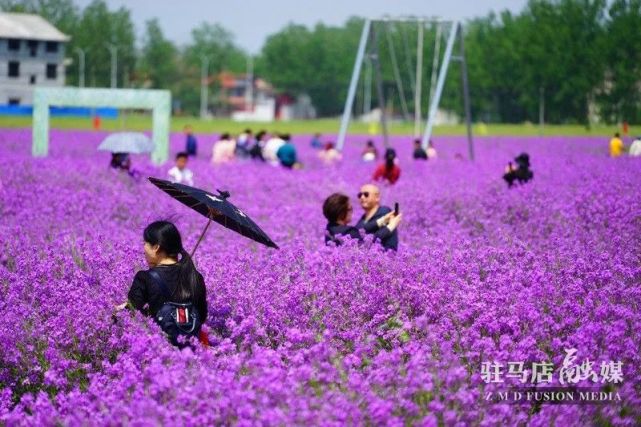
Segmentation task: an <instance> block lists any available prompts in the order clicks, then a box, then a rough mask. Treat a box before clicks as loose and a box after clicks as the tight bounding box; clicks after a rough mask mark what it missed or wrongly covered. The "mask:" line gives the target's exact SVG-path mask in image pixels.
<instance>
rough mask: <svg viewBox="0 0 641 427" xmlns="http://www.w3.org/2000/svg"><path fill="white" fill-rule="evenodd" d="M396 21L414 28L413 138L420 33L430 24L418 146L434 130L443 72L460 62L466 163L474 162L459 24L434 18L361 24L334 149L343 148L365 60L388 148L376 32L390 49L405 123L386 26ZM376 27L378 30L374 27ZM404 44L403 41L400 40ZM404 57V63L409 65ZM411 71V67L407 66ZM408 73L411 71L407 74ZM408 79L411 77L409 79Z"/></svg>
mask: <svg viewBox="0 0 641 427" xmlns="http://www.w3.org/2000/svg"><path fill="white" fill-rule="evenodd" d="M397 22H403V23H407V22H410V23H415V24H416V25H417V26H418V40H417V60H416V75H415V78H414V81H412V80H411V83H412V88H413V89H414V136H415V137H417V138H418V136H419V135H420V129H421V121H422V115H421V111H420V110H421V107H420V106H421V96H422V95H421V89H422V88H421V83H422V78H421V77H422V73H423V71H422V68H423V30H424V28H425V25H426V24H431V25H433V26H435V27H436V40H435V46H434V49H435V54H434V58H433V63H432V73H431V83H430V92H429V99H428V102H429V111H428V114H427V117H426V119H425V129H424V131H423V134H422V138H421V147H422V148H423V149H424V150H426V149H427V147H428V145H429V141H430V138H431V137H432V131H433V128H434V122H435V119H436V113H437V111H438V106H439V103H440V100H441V96H442V94H443V87H444V86H445V79H446V77H447V71H448V68H449V65H450V63H451V62H452V61H457V62H460V64H461V80H462V91H463V103H464V110H465V123H466V128H467V141H468V155H469V158H470V160H474V140H473V136H472V118H471V111H470V93H469V84H468V77H467V63H466V61H465V45H464V36H463V27H462V25H461V24H460V22H459V21H442V20H438V19H435V18H416V17H397V18H390V17H383V18H380V19H367V20H365V24H364V25H363V31H362V33H361V38H360V42H359V44H358V50H357V53H356V61H355V63H354V69H353V71H352V78H351V80H350V85H349V89H348V91H347V99H346V100H345V108H344V110H343V116H342V119H341V125H340V130H339V133H338V138H337V144H336V148H337V149H338V150H341V151H342V149H343V147H344V145H345V137H346V135H347V127H348V126H349V122H350V120H351V118H352V111H353V107H354V99H355V97H356V89H357V86H358V82H359V80H360V75H361V69H362V66H363V63H364V62H365V60H366V59H367V60H368V62H367V63H366V65H367V66H368V68H367V69H366V76H365V80H366V83H365V84H366V87H367V84H368V83H367V80H370V81H371V69H372V68H373V70H374V74H375V79H376V92H377V97H378V106H379V108H380V111H381V119H380V120H381V130H382V133H383V145H384V146H385V147H386V148H387V147H389V132H388V128H387V112H386V109H385V96H384V91H383V79H382V72H381V64H380V55H379V50H378V37H379V32H380V29H381V28H382V29H383V30H386V31H385V32H386V38H387V43H388V46H389V49H390V57H391V62H392V68H393V71H394V80H395V82H396V86H397V88H398V91H399V97H400V99H401V109H402V113H403V117H404V119H405V120H406V121H409V118H410V115H409V111H408V108H407V102H406V100H405V94H404V92H405V91H404V89H403V84H402V79H401V76H400V72H399V69H398V61H397V58H396V53H395V51H394V46H393V42H392V39H391V35H390V25H392V24H393V23H397ZM377 27H378V28H377ZM447 32H449V33H448V36H447V43H446V45H445V52H444V54H443V60H442V62H441V63H440V69H439V70H438V74H437V69H438V68H439V60H440V45H441V43H440V38H441V34H442V33H447ZM457 38H458V39H459V52H458V55H453V51H454V45H455V42H456V39H457ZM368 40H369V44H371V46H372V50H373V52H372V53H370V54H368V53H367V52H366V51H367V46H368ZM404 41H405V40H404ZM407 45H408V43H407V42H406V43H405V48H406V56H408V54H409V48H408V46H407ZM409 62H410V61H409V56H408V63H409ZM410 70H411V67H410ZM410 74H411V72H410ZM410 79H412V76H410ZM364 98H365V101H364V104H367V103H368V102H370V100H371V95H369V94H368V93H365V96H364Z"/></svg>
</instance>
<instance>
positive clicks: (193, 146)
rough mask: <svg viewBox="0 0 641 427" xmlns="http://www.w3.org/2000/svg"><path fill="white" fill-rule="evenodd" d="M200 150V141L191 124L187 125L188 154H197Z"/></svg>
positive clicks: (186, 143)
mask: <svg viewBox="0 0 641 427" xmlns="http://www.w3.org/2000/svg"><path fill="white" fill-rule="evenodd" d="M197 151H198V141H197V140H196V137H195V136H194V133H193V131H192V128H191V126H190V125H186V126H185V152H186V153H187V155H188V156H195V155H196V152H197Z"/></svg>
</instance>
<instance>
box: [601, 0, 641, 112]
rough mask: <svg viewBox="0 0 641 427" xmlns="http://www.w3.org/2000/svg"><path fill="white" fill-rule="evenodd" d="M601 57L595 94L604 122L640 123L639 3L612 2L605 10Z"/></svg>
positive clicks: (640, 31) (626, 0)
mask: <svg viewBox="0 0 641 427" xmlns="http://www.w3.org/2000/svg"><path fill="white" fill-rule="evenodd" d="M609 17H610V19H609V20H608V22H607V23H606V26H605V31H606V34H607V39H606V40H605V41H604V43H603V44H604V46H603V47H604V48H603V49H602V53H601V54H602V56H603V59H604V62H605V67H606V72H605V78H604V80H603V84H602V85H601V87H600V91H599V94H598V95H597V99H598V104H599V107H600V111H601V115H602V116H603V118H604V119H605V120H606V121H608V122H611V123H612V122H614V123H616V122H619V121H628V122H630V123H641V109H640V104H641V90H640V89H639V82H640V81H641V78H640V76H641V1H639V0H615V1H613V2H612V4H611V6H610V8H609Z"/></svg>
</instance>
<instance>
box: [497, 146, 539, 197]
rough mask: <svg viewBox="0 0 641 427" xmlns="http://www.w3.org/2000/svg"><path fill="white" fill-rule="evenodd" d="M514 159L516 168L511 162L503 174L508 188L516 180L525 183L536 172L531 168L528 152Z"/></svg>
mask: <svg viewBox="0 0 641 427" xmlns="http://www.w3.org/2000/svg"><path fill="white" fill-rule="evenodd" d="M514 161H515V162H516V164H517V167H516V168H515V167H514V165H513V164H512V162H509V163H508V165H507V167H506V168H505V174H504V175H503V179H504V180H505V182H507V186H508V188H510V187H512V185H514V182H515V181H518V182H519V184H524V183H526V182H528V181H529V180H531V179H532V178H534V172H532V171H531V170H530V156H529V155H528V154H527V153H521V154H519V155H518V156H517V157H516V158H515V159H514Z"/></svg>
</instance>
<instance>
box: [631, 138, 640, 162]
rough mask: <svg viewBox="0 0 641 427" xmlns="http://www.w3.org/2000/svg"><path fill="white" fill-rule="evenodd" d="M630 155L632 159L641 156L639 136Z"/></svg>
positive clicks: (632, 146)
mask: <svg viewBox="0 0 641 427" xmlns="http://www.w3.org/2000/svg"><path fill="white" fill-rule="evenodd" d="M628 154H629V155H630V156H632V157H639V156H641V136H637V138H636V139H635V140H634V141H633V142H632V145H631V146H630V151H629V152H628Z"/></svg>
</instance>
